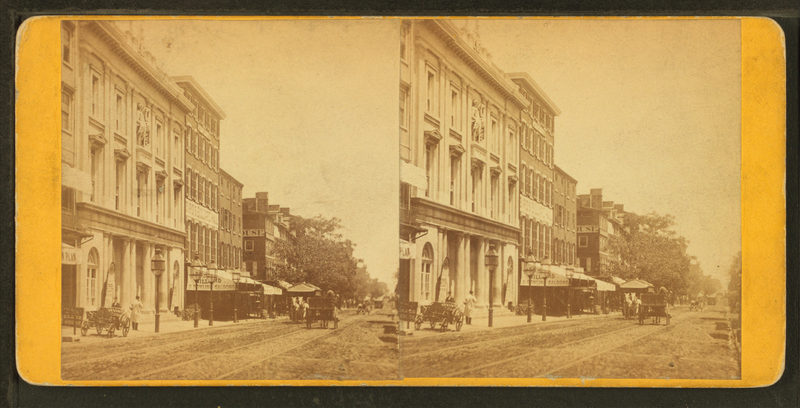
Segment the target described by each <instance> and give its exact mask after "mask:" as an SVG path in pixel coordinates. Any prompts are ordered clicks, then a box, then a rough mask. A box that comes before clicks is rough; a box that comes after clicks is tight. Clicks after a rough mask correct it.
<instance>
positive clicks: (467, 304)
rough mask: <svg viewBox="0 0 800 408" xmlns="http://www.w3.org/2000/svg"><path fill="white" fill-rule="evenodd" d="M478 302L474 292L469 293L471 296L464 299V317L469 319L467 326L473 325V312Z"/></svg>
mask: <svg viewBox="0 0 800 408" xmlns="http://www.w3.org/2000/svg"><path fill="white" fill-rule="evenodd" d="M477 302H478V299H475V295H473V294H472V291H469V295H467V297H466V298H465V299H464V317H465V318H466V319H467V324H469V325H471V324H472V310H473V309H475V303H477Z"/></svg>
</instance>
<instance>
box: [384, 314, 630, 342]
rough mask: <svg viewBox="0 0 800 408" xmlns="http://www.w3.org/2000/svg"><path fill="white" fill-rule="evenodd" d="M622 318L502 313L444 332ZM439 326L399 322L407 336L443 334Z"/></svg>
mask: <svg viewBox="0 0 800 408" xmlns="http://www.w3.org/2000/svg"><path fill="white" fill-rule="evenodd" d="M603 317H606V318H609V317H611V318H614V317H617V318H620V319H621V318H622V313H621V312H611V313H609V314H599V315H593V314H579V315H573V316H572V317H571V318H569V319H567V316H547V321H545V322H543V321H542V315H531V322H530V323H528V316H527V315H524V316H517V315H515V314H503V315H500V316H494V318H493V319H492V327H489V317H488V316H484V317H473V318H472V324H471V325H470V324H464V326H462V327H461V331H460V332H456V331H455V326H453V325H449V326H448V327H447V332H444V333H464V332H474V331H481V330H492V329H500V328H506V327H516V326H527V325H534V324H540V323H552V322H560V321H568V320H569V321H576V320H587V319H598V318H603ZM440 327H441V326H439V325H438V324H437V325H436V329H434V330H431V326H430V324H429V323H428V322H427V321H426V322H424V323H423V324H422V327H420V329H419V330H414V322H410V324H409V325H408V329H406V322H404V321H403V322H400V331H401V332H402V331H405V332H406V335H407V336H413V337H428V336H434V335H437V334H444V333H443V332H442V330H441V329H440Z"/></svg>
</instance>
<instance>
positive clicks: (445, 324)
mask: <svg viewBox="0 0 800 408" xmlns="http://www.w3.org/2000/svg"><path fill="white" fill-rule="evenodd" d="M442 331H443V332H445V331H447V319H446V318H445V319H442Z"/></svg>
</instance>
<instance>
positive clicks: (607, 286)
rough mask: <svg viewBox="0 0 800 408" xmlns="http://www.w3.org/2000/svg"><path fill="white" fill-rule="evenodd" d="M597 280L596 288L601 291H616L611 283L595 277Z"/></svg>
mask: <svg viewBox="0 0 800 408" xmlns="http://www.w3.org/2000/svg"><path fill="white" fill-rule="evenodd" d="M595 282H597V290H599V291H601V292H616V291H617V287H616V286H615V285H614V284H613V283H608V282H603V281H601V280H597V279H595Z"/></svg>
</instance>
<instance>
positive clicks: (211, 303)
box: [208, 261, 217, 326]
mask: <svg viewBox="0 0 800 408" xmlns="http://www.w3.org/2000/svg"><path fill="white" fill-rule="evenodd" d="M208 272H209V274H211V279H209V281H211V290H210V291H209V306H208V325H209V326H213V325H214V282H216V280H217V264H216V263H215V262H214V261H211V263H210V264H208Z"/></svg>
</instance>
